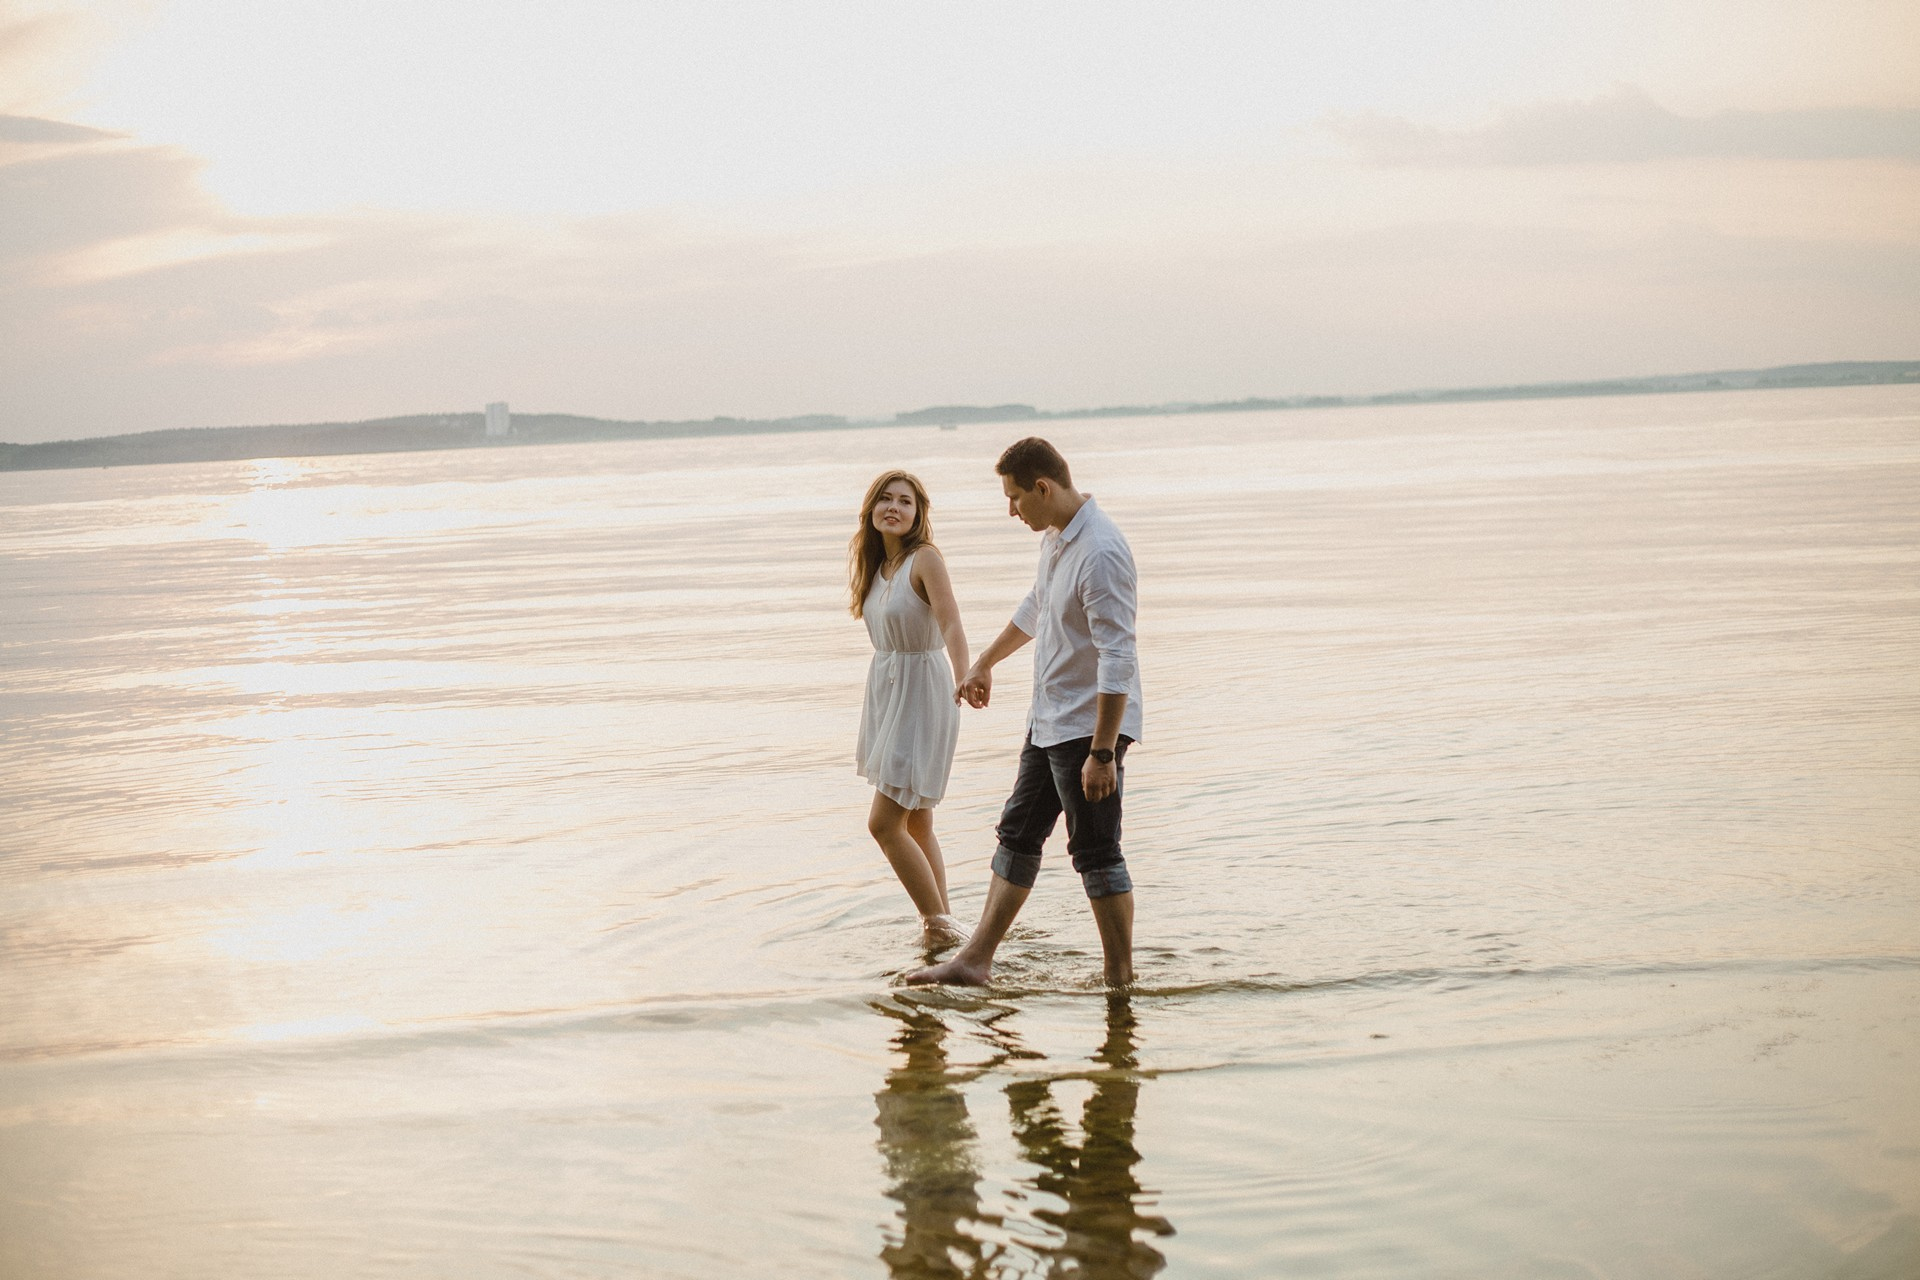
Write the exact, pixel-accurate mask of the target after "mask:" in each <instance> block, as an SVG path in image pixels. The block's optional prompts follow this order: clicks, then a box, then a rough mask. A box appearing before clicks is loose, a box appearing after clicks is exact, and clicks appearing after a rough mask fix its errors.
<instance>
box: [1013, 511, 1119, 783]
mask: <svg viewBox="0 0 1920 1280" xmlns="http://www.w3.org/2000/svg"><path fill="white" fill-rule="evenodd" d="M1135 595H1136V589H1135V585H1134V570H1133V549H1132V548H1131V547H1129V546H1128V545H1127V540H1126V538H1125V537H1123V536H1122V535H1121V533H1120V530H1119V528H1118V526H1116V525H1115V524H1114V523H1113V521H1111V520H1109V519H1108V518H1107V516H1106V513H1105V512H1103V511H1101V510H1100V508H1099V507H1098V506H1096V505H1095V504H1094V501H1093V498H1092V497H1091V496H1089V497H1088V498H1087V500H1086V502H1085V503H1084V504H1082V505H1081V507H1080V510H1079V511H1078V512H1076V513H1075V514H1074V517H1073V519H1072V520H1070V521H1068V522H1067V527H1066V528H1065V529H1049V530H1047V531H1046V533H1045V534H1044V535H1042V537H1041V539H1040V569H1039V572H1038V573H1036V574H1035V575H1034V581H1033V590H1032V591H1029V592H1028V593H1027V598H1026V599H1025V600H1022V601H1021V602H1020V607H1019V608H1018V609H1016V610H1014V613H1013V625H1014V626H1016V627H1018V628H1020V630H1022V631H1024V632H1026V633H1027V634H1028V635H1030V636H1032V637H1033V705H1032V707H1031V708H1030V709H1029V710H1028V712H1027V729H1028V732H1029V733H1031V734H1032V735H1033V745H1034V746H1036V747H1051V746H1054V745H1055V744H1057V743H1061V742H1067V741H1069V740H1071V739H1073V738H1090V737H1092V736H1093V727H1094V722H1095V720H1096V719H1097V718H1098V709H1097V703H1096V700H1095V696H1096V695H1097V694H1102V693H1124V694H1126V695H1127V710H1126V714H1125V715H1124V716H1122V717H1121V720H1120V732H1121V733H1124V734H1125V735H1127V737H1129V738H1132V739H1133V740H1134V741H1136V742H1138V741H1139V740H1140V722H1141V705H1140V663H1139V661H1138V658H1137V657H1136V655H1135V651H1134V634H1133V630H1134V624H1133V619H1134V600H1135Z"/></svg>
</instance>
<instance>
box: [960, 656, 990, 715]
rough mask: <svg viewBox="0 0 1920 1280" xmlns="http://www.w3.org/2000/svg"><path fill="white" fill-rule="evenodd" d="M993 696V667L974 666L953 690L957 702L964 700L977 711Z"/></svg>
mask: <svg viewBox="0 0 1920 1280" xmlns="http://www.w3.org/2000/svg"><path fill="white" fill-rule="evenodd" d="M992 697H993V668H992V667H984V668H983V667H980V666H974V667H972V668H969V669H968V671H967V678H966V679H964V680H962V681H961V682H960V683H959V685H958V686H956V687H955V689H954V691H953V700H954V701H955V702H964V703H966V704H967V705H968V706H970V707H972V708H974V709H975V710H976V711H977V710H979V709H980V708H981V707H984V706H986V705H987V702H988V701H989V700H990V699H991V698H992Z"/></svg>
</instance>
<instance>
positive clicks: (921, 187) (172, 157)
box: [0, 0, 1920, 442]
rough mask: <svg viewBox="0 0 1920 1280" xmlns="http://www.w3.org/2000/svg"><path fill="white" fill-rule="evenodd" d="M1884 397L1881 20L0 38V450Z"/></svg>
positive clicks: (897, 1)
mask: <svg viewBox="0 0 1920 1280" xmlns="http://www.w3.org/2000/svg"><path fill="white" fill-rule="evenodd" d="M1915 358H1920V4H1915V3H1913V2H1912V0H1899V2H1892V0H1818V2H1804V0H1742V2H1739V3H1733V2H1724V3H1723V2H1714V0H1700V2H1696V3H1686V2H1680V0H1676V2H1673V3H1657V2H1653V0H1608V2H1606V3H1579V4H1573V3H1554V2H1553V0H1514V2H1511V3H1496V2H1494V0H1458V2H1455V3H1437V2H1436V3H1414V2H1412V0H1404V2H1402V3H1368V2H1366V0H1358V2H1350V3H1344V4H1338V5H1333V4H1327V3H1324V0H1321V2H1319V3H1312V4H1306V3H1292V2H1290V0H1271V2H1269V3H1259V4H1255V3H1228V2H1225V0H1220V2H1207V0H1184V2H1178V3H1174V2H1168V3H1136V2H1132V0H1101V2H1099V3H1079V2H1075V3H1046V2H1045V0H1024V2H1022V3H965V2H956V3H948V4H943V5H932V4H914V3H909V2H908V0H890V2H886V3H882V2H879V0H847V2H823V3H807V2H806V0H786V2H784V3H745V2H742V3H727V2H724V0H697V2H696V0H687V2H683V3H649V2H643V0H627V2H625V3H612V2H595V0H543V2H542V3H538V4H533V3H524V4H523V3H498V2H490V0H464V2H461V3H453V2H450V0H449V2H441V0H432V2H428V0H419V2H414V0H379V2H373V0H327V3H324V4H322V3H307V2H305V0H270V2H263V0H145V2H136V0H120V2H108V0H102V2H100V3H91V4H61V3H51V2H22V0H0V440H10V441H16V442H24V441H33V440H46V439H59V438H68V437H74V436H87V435H102V434H113V433H119V432H124V431H138V430H151V429H157V428H163V427H181V426H223V425H238V424H245V423H262V422H303V421H322V420H340V419H355V418H366V417H377V416H387V415H392V414H403V413H424V412H443V411H451V410H475V409H478V408H479V407H480V406H481V405H482V404H484V403H485V402H487V401H489V400H497V399H505V400H508V401H510V402H511V403H512V404H513V406H514V408H515V409H516V410H517V411H527V412H572V413H585V414H593V415H597V416H604V417H616V418H681V417H707V416H710V415H714V414H731V415H736V416H751V417H770V416H782V415H789V414H800V413H813V412H824V413H844V414H849V415H854V416H884V415H887V414H891V413H893V412H895V411H897V410H902V409H912V408H917V407H921V406H924V405H928V404H942V403H1001V402H1006V401H1024V402H1027V403H1031V404H1036V405H1040V406H1042V407H1045V408H1072V407H1081V406H1092V405H1101V404H1123V403H1161V402H1169V401H1190V400H1214V399H1237V398H1240V397H1243V396H1251V395H1292V394H1305V393H1341V392H1364V391H1385V390H1395V389H1402V388H1410V387H1422V386H1458V385H1470V384H1483V383H1496V382H1519V381H1546V380H1557V379H1571V378H1597V377H1610V376H1627V375H1635V374H1649V373H1663V372H1685V371H1692V370H1700V369H1713V368H1744V367H1753V366H1760V365H1768V364H1782V363H1796V362H1802V361H1816V360H1841V359H1915Z"/></svg>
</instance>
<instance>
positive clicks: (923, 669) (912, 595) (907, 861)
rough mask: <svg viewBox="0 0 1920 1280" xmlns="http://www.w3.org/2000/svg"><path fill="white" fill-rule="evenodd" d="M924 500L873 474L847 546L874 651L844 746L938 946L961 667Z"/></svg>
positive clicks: (944, 940)
mask: <svg viewBox="0 0 1920 1280" xmlns="http://www.w3.org/2000/svg"><path fill="white" fill-rule="evenodd" d="M928 507H929V503H928V502H927V490H926V487H925V486H924V485H922V484H921V483H920V481H919V480H917V479H915V478H914V477H913V476H910V475H908V474H907V473H906V472H904V471H889V472H887V473H886V474H885V475H883V476H881V477H880V478H879V479H877V480H875V481H874V482H873V483H872V484H871V485H870V486H868V488H867V496H866V500H865V501H864V502H862V503H861V505H860V527H859V528H858V529H857V530H856V531H855V532H854V535H853V540H852V541H851V542H850V543H849V544H848V546H847V573H848V578H849V586H850V588H851V591H852V595H853V616H854V617H856V618H863V619H865V620H866V624H867V634H868V636H870V637H871V638H872V640H873V648H874V654H873V665H872V666H871V667H870V668H868V671H867V699H866V706H865V708H864V710H863V711H862V712H861V716H860V742H859V745H858V747H856V748H855V751H854V760H855V762H856V763H857V765H858V766H859V772H860V776H861V777H863V778H865V779H867V780H868V781H869V782H871V783H873V792H874V794H873V808H872V809H871V810H870V811H869V812H868V814H867V830H868V831H869V832H871V833H872V834H873V838H874V841H875V842H876V843H877V844H879V846H880V851H881V852H882V853H884V854H886V855H887V861H888V862H890V863H892V864H893V873H894V874H895V875H897V876H899V877H900V883H901V884H902V885H904V886H905V887H906V890H907V896H908V897H910V898H912V899H913V905H914V906H915V907H916V908H917V909H918V910H919V912H920V926H921V930H922V933H923V935H924V937H925V940H926V943H927V945H928V946H932V947H938V946H943V945H946V944H948V943H955V942H959V941H961V940H963V939H964V938H965V936H966V935H965V934H964V933H963V932H962V931H961V929H960V927H959V925H958V924H957V923H956V922H955V921H954V918H953V916H952V915H951V914H949V904H948V902H947V869H946V865H945V863H943V862H942V861H941V858H940V842H939V841H938V840H936V839H935V838H934V835H933V806H934V805H936V804H938V803H940V797H941V796H943V795H945V794H946V790H947V774H948V773H949V772H950V771H951V770H952V768H953V747H954V743H955V742H956V741H957V740H958V738H959V736H960V712H959V708H958V707H957V706H956V705H955V703H954V696H953V691H954V689H955V688H956V687H958V685H959V683H960V681H961V680H962V679H963V678H964V677H965V676H966V671H967V633H966V631H965V630H964V629H963V628H962V627H961V625H960V606H959V605H958V604H956V603H955V602H954V598H953V584H952V582H951V581H950V580H949V579H948V577H947V563H946V561H945V560H944V559H942V558H941V556H940V552H939V549H938V548H936V547H935V546H934V545H933V542H932V540H931V530H930V528H929V527H928V523H927V514H928ZM942 650H944V651H945V653H946V658H947V664H948V665H950V666H951V667H952V672H951V674H949V672H948V671H947V670H946V669H945V667H943V666H942V664H941V661H940V655H941V652H942Z"/></svg>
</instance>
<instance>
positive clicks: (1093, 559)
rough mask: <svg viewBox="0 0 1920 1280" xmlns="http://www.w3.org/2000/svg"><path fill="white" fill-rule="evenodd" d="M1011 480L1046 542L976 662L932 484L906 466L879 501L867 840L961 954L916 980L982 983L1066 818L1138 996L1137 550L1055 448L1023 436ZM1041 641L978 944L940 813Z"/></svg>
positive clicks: (861, 585)
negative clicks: (1133, 874)
mask: <svg viewBox="0 0 1920 1280" xmlns="http://www.w3.org/2000/svg"><path fill="white" fill-rule="evenodd" d="M994 469H995V470H996V471H997V472H998V473H999V475H1000V484H1001V489H1002V490H1003V491H1004V492H1005V494H1006V497H1007V512H1008V514H1009V515H1012V516H1015V517H1017V518H1018V519H1019V520H1021V521H1022V522H1023V523H1024V524H1026V526H1027V527H1028V528H1030V529H1032V530H1034V531H1035V532H1036V533H1039V534H1041V535H1042V537H1041V544H1040V567H1039V570H1038V572H1037V573H1036V575H1035V578H1034V584H1033V590H1031V591H1029V592H1028V593H1027V597H1026V599H1025V600H1023V601H1021V603H1020V607H1019V608H1018V609H1016V610H1015V611H1014V614H1013V620H1012V621H1011V622H1009V623H1008V624H1007V625H1006V627H1005V628H1004V629H1002V631H1001V632H1000V634H999V635H998V636H997V637H995V638H994V641H993V643H992V644H990V645H988V646H987V647H986V648H985V649H984V650H982V651H981V653H980V656H979V657H977V658H975V659H974V660H973V662H972V664H971V665H968V664H967V638H966V632H965V631H964V630H963V629H962V627H961V625H960V608H959V605H958V604H957V603H956V602H955V600H954V595H953V584H952V581H951V580H950V579H949V578H948V576H947V568H946V562H945V560H943V559H942V558H941V555H940V552H939V550H938V549H937V548H936V547H935V546H934V545H933V542H932V540H931V536H930V533H929V526H928V519H927V517H928V508H929V506H930V504H929V502H928V499H927V492H926V489H925V487H924V486H923V485H922V484H921V483H920V481H919V480H917V479H915V478H914V477H913V476H911V475H908V474H907V473H906V472H904V471H890V472H887V473H886V474H885V475H882V476H881V477H880V478H879V479H877V480H875V481H874V482H873V485H872V487H871V488H869V489H868V490H867V496H866V501H865V502H864V503H863V504H862V506H861V511H860V527H859V529H858V530H857V531H856V532H855V534H854V536H853V541H852V544H851V546H850V547H849V554H848V561H849V575H850V578H851V587H852V595H853V613H854V616H855V617H860V618H864V619H865V620H866V623H867V633H868V635H869V636H871V637H872V639H873V647H874V650H875V652H874V656H873V666H872V668H871V669H870V670H869V672H868V676H867V694H866V705H865V709H864V711H863V713H862V715H861V719H860V739H859V746H858V748H857V750H856V760H857V762H858V765H859V770H860V774H861V776H862V777H864V778H866V779H867V780H868V781H870V782H872V783H873V787H874V797H873V808H872V810H871V811H870V812H869V814H868V817H867V829H868V830H869V831H871V832H872V833H873V838H874V840H875V841H876V842H878V844H879V845H880V848H881V851H882V852H884V853H885V854H886V856H887V861H888V862H890V863H891V864H892V865H893V869H894V873H895V874H896V875H898V876H899V877H900V883H901V884H902V885H904V886H905V887H906V890H907V894H908V896H910V897H911V898H912V899H913V904H914V906H915V907H916V908H918V909H919V912H920V919H921V924H922V929H923V931H924V933H925V937H926V941H927V943H928V945H929V946H933V947H941V946H947V945H951V944H953V943H956V942H958V943H961V946H960V949H959V951H958V952H956V953H955V954H954V955H953V957H952V958H951V959H949V960H947V961H946V962H945V963H943V964H937V965H934V966H933V967H931V968H928V969H922V970H920V971H918V972H916V973H912V974H909V975H908V976H907V981H908V982H913V983H932V982H952V983H967V984H972V985H979V984H982V983H985V982H986V981H987V978H988V976H989V974H990V973H991V972H992V966H993V955H994V951H995V950H996V949H997V948H998V947H999V945H1000V942H1001V939H1003V938H1004V937H1005V936H1006V934H1007V930H1008V929H1009V928H1011V927H1012V925H1013V921H1014V918H1015V917H1016V916H1017V915H1018V914H1019V913H1020V908H1021V906H1022V905H1023V904H1024V903H1025V902H1026V900H1027V894H1028V893H1029V892H1030V891H1031V890H1032V888H1033V883H1034V879H1035V877H1036V876H1037V875H1038V873H1039V870H1040V848H1041V845H1042V844H1043V843H1044V842H1045V840H1046V838H1047V837H1048V836H1049V835H1050V834H1052V831H1053V827H1054V823H1055V821H1056V820H1057V819H1058V818H1059V817H1060V816H1061V814H1062V813H1064V814H1065V815H1066V819H1067V852H1068V854H1069V855H1070V856H1071V857H1072V859H1073V867H1074V870H1076V871H1078V872H1079V873H1080V879H1081V881H1082V883H1083V884H1084V885H1085V887H1086V891H1087V898H1088V901H1089V902H1090V904H1091V905H1092V908H1093V918H1094V921H1095V923H1096V924H1097V925H1098V926H1099V930H1100V946H1101V949H1102V952H1103V954H1104V955H1105V960H1106V964H1105V972H1106V978H1107V981H1108V982H1109V983H1112V984H1115V985H1120V984H1124V983H1128V982H1131V981H1133V881H1132V879H1131V878H1130V877H1129V876H1128V874H1127V866H1126V861H1125V859H1123V858H1122V857H1121V853H1120V797H1121V789H1122V788H1121V782H1122V779H1123V777H1124V762H1125V760H1126V754H1127V748H1128V747H1129V746H1130V745H1131V744H1132V743H1134V742H1136V741H1138V740H1139V738H1140V701H1141V700H1140V672H1139V667H1138V665H1137V663H1136V661H1135V657H1134V596H1135V582H1134V569H1133V553H1132V551H1131V549H1130V548H1129V547H1128V546H1127V540H1126V538H1124V537H1123V536H1121V533H1120V530H1119V529H1118V528H1116V527H1115V525H1114V523H1113V521H1111V520H1109V519H1108V518H1107V516H1106V514H1105V513H1104V512H1102V511H1101V510H1100V508H1099V506H1098V504H1096V503H1095V502H1094V500H1093V495H1092V494H1088V493H1082V492H1080V491H1079V490H1078V489H1075V488H1074V487H1073V479H1072V476H1071V474H1070V473H1069V472H1068V469H1067V462H1066V459H1065V458H1063V457H1061V456H1060V453H1059V451H1058V450H1056V449H1055V448H1054V447H1053V446H1052V445H1050V444H1048V443H1047V442H1046V441H1045V440H1041V439H1038V438H1032V437H1030V438H1028V439H1025V440H1021V441H1018V442H1017V443H1015V444H1013V445H1012V446H1010V447H1009V448H1008V449H1007V451H1006V452H1005V453H1003V454H1001V455H1000V461H999V462H998V463H997V464H996V466H995V468H994ZM1028 641H1033V642H1034V658H1033V701H1032V704H1031V707H1030V709H1029V710H1028V713H1027V739H1026V743H1025V745H1024V746H1023V747H1022V748H1021V752H1020V768H1019V775H1018V777H1017V778H1016V779H1015V780H1014V784H1013V793H1012V794H1011V795H1010V796H1009V797H1008V798H1007V803H1006V807H1005V808H1004V809H1003V810H1002V811H1001V814H1000V823H999V826H998V827H997V828H996V835H997V836H998V838H999V847H998V848H997V849H996V851H995V852H994V856H993V879H992V881H991V883H990V884H989V886H988V888H987V902H986V906H985V908H984V910H983V911H982V912H981V915H980V923H979V925H978V926H977V927H976V928H975V929H974V931H973V934H972V936H971V937H968V936H967V935H966V934H965V933H964V932H963V931H962V930H961V928H960V927H959V925H958V923H957V922H956V921H955V920H954V918H953V916H952V914H951V913H950V911H949V903H948V899H947V879H946V866H945V864H944V862H943V861H942V859H941V855H940V842H939V841H938V840H937V839H935V837H934V834H933V806H934V805H936V804H938V803H939V801H940V798H941V796H942V795H944V794H945V792H946V788H947V776H948V773H949V771H950V770H951V768H952V766H953V749H954V744H955V742H956V740H957V738H958V735H959V720H958V711H957V709H956V706H957V704H959V703H962V702H964V703H965V704H966V705H968V706H970V707H984V706H986V705H987V702H988V700H989V698H990V697H991V696H992V693H993V669H994V667H995V666H997V665H998V664H999V663H1000V662H1001V660H1002V659H1004V658H1006V657H1007V656H1009V655H1010V654H1012V653H1014V652H1015V651H1016V650H1018V649H1020V648H1021V647H1022V646H1024V645H1025V644H1027V642H1028ZM943 654H944V656H945V657H946V658H947V660H948V662H949V663H950V664H951V666H952V669H953V671H952V681H951V683H949V681H948V679H947V673H946V672H945V671H944V670H942V668H941V663H940V659H941V657H942V655H943Z"/></svg>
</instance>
